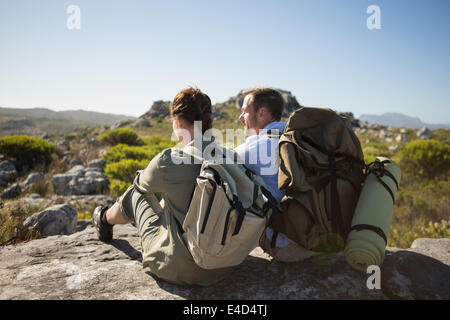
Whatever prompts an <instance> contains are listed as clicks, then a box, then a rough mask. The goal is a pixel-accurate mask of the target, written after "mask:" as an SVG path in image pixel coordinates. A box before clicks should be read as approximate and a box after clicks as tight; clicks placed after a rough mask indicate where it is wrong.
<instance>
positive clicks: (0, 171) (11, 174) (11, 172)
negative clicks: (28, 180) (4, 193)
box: [0, 160, 18, 185]
mask: <svg viewBox="0 0 450 320" xmlns="http://www.w3.org/2000/svg"><path fill="white" fill-rule="evenodd" d="M17 176H18V173H17V170H16V165H15V164H14V162H13V161H11V160H3V161H0V185H7V184H8V182H13V181H15V180H16V178H17Z"/></svg>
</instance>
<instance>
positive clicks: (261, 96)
mask: <svg viewBox="0 0 450 320" xmlns="http://www.w3.org/2000/svg"><path fill="white" fill-rule="evenodd" d="M243 93H244V96H246V95H250V98H249V101H248V103H249V104H250V105H251V106H253V107H254V108H255V111H257V110H258V109H259V108H262V107H265V108H267V110H269V112H270V114H271V115H272V117H273V118H274V119H275V121H280V119H281V115H282V114H283V108H284V99H283V96H282V95H281V93H280V92H279V91H277V90H275V89H272V88H270V87H261V86H258V87H253V88H250V89H247V90H245V91H244V92H243Z"/></svg>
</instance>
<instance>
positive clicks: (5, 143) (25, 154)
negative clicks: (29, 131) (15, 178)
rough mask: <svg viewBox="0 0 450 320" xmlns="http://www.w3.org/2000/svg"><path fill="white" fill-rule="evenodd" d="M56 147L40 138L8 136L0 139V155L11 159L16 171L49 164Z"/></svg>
mask: <svg viewBox="0 0 450 320" xmlns="http://www.w3.org/2000/svg"><path fill="white" fill-rule="evenodd" d="M55 150H56V147H55V145H54V144H53V143H51V142H48V141H46V140H44V139H42V138H35V137H29V136H9V137H3V138H0V154H3V155H5V156H6V157H7V158H13V159H14V160H15V162H16V166H17V169H18V170H21V169H23V168H24V167H28V168H32V167H33V166H34V165H36V164H37V163H45V164H49V163H50V162H51V160H52V153H54V152H55Z"/></svg>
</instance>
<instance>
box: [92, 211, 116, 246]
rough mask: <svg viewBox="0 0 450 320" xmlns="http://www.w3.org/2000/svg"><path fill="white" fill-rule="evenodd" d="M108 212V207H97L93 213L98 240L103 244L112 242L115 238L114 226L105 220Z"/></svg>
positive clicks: (93, 222)
mask: <svg viewBox="0 0 450 320" xmlns="http://www.w3.org/2000/svg"><path fill="white" fill-rule="evenodd" d="M106 210H108V207H103V206H98V207H96V208H95V209H94V212H93V213H92V224H93V225H94V227H95V229H96V230H97V236H98V239H99V240H100V241H103V242H110V241H111V240H112V237H113V226H114V225H110V224H109V223H107V222H106V221H105V220H104V219H103V216H104V214H105V212H106Z"/></svg>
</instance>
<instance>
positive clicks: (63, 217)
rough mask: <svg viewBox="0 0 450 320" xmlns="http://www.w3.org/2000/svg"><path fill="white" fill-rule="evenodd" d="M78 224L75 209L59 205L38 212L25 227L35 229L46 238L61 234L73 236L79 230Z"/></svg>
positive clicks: (28, 220)
mask: <svg viewBox="0 0 450 320" xmlns="http://www.w3.org/2000/svg"><path fill="white" fill-rule="evenodd" d="M77 222H78V216H77V212H76V211H75V209H73V208H72V207H70V206H68V205H66V204H59V205H54V206H51V207H49V208H47V209H45V210H43V211H41V212H36V213H35V214H33V215H32V216H31V217H29V218H27V219H26V220H25V222H24V223H23V225H24V226H25V227H26V228H34V229H35V230H36V231H39V233H40V235H41V236H42V237H43V238H45V237H49V236H55V235H60V234H65V235H69V234H72V233H74V232H75V231H76V229H77Z"/></svg>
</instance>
